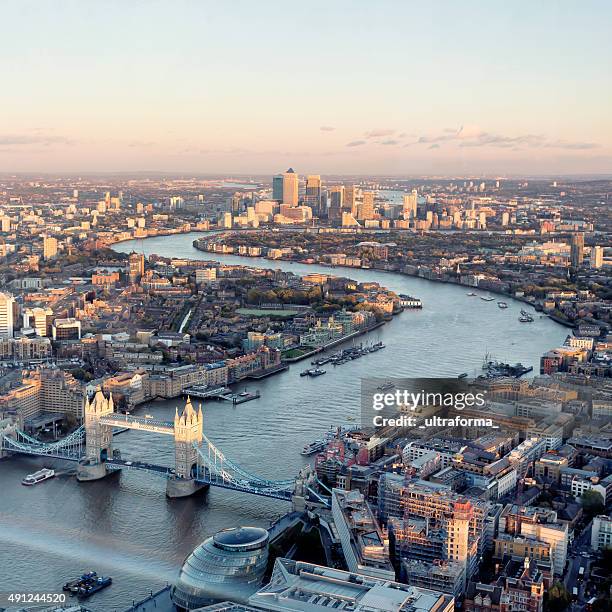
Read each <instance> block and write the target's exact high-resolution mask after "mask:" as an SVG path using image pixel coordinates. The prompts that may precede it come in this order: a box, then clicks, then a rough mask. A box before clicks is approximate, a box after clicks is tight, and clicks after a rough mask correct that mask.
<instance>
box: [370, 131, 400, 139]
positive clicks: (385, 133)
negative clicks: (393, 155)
mask: <svg viewBox="0 0 612 612" xmlns="http://www.w3.org/2000/svg"><path fill="white" fill-rule="evenodd" d="M396 131H397V130H370V131H369V132H366V133H365V134H364V136H365V137H366V138H380V137H382V136H391V135H392V134H395V132H396Z"/></svg>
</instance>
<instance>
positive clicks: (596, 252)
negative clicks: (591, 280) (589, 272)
mask: <svg viewBox="0 0 612 612" xmlns="http://www.w3.org/2000/svg"><path fill="white" fill-rule="evenodd" d="M603 255H604V250H603V247H602V246H594V247H593V248H592V249H591V268H601V267H602V266H603Z"/></svg>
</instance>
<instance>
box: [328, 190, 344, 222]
mask: <svg viewBox="0 0 612 612" xmlns="http://www.w3.org/2000/svg"><path fill="white" fill-rule="evenodd" d="M343 206H344V185H335V186H334V187H332V188H331V189H330V190H329V220H330V222H331V223H332V224H339V223H340V222H341V221H342V207H343Z"/></svg>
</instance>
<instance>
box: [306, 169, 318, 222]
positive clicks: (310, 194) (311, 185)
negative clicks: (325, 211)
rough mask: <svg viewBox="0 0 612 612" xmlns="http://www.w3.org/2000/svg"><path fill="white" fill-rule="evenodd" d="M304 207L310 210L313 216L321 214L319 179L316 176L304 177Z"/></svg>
mask: <svg viewBox="0 0 612 612" xmlns="http://www.w3.org/2000/svg"><path fill="white" fill-rule="evenodd" d="M305 203H306V206H310V208H312V212H313V213H314V214H315V215H318V216H320V214H321V177H320V176H319V175H318V174H311V175H310V176H308V177H306V198H305Z"/></svg>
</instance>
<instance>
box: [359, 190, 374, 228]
mask: <svg viewBox="0 0 612 612" xmlns="http://www.w3.org/2000/svg"><path fill="white" fill-rule="evenodd" d="M373 218H374V192H373V191H364V192H363V202H362V204H361V210H360V214H359V219H360V220H363V221H367V220H368V219H373Z"/></svg>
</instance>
